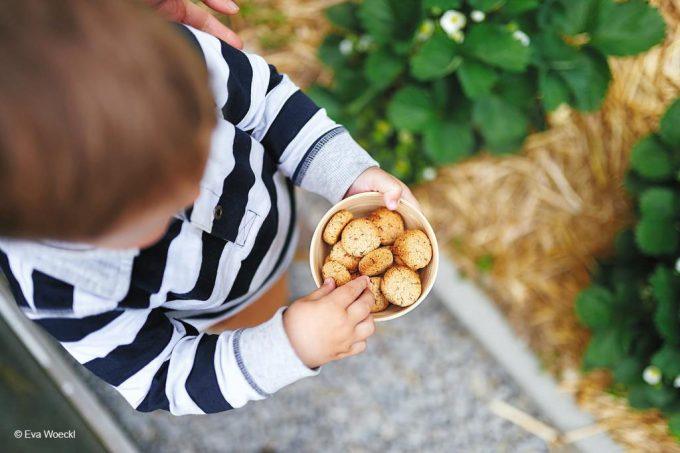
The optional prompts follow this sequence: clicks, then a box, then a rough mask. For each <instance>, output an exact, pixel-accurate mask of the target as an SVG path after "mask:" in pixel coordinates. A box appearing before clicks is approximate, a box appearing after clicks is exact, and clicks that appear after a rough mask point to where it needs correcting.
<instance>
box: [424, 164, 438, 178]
mask: <svg viewBox="0 0 680 453" xmlns="http://www.w3.org/2000/svg"><path fill="white" fill-rule="evenodd" d="M422 177H423V179H424V180H425V181H432V180H433V179H434V178H436V177H437V170H435V169H434V167H427V168H424V169H423V173H422Z"/></svg>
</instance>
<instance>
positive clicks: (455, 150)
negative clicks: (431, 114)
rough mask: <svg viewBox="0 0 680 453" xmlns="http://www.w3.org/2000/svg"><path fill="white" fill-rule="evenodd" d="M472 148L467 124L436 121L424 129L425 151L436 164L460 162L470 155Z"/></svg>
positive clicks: (472, 141)
mask: <svg viewBox="0 0 680 453" xmlns="http://www.w3.org/2000/svg"><path fill="white" fill-rule="evenodd" d="M473 146H474V136H473V135H472V129H471V128H470V125H469V124H467V123H463V122H459V121H452V120H436V121H432V122H431V123H430V124H428V125H427V127H426V128H425V151H426V152H427V154H428V155H429V156H430V157H431V158H432V160H433V161H434V162H435V163H436V164H439V165H444V164H448V163H453V162H457V161H460V160H462V159H464V158H466V157H468V156H469V155H470V154H471V153H472V151H473Z"/></svg>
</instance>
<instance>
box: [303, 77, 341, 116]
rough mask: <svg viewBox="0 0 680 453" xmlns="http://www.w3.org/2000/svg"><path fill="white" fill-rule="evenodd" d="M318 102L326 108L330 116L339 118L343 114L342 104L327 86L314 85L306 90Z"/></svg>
mask: <svg viewBox="0 0 680 453" xmlns="http://www.w3.org/2000/svg"><path fill="white" fill-rule="evenodd" d="M305 93H306V94H307V96H309V97H310V98H311V99H312V100H313V101H314V102H315V103H316V104H318V105H319V106H320V107H323V108H325V109H326V113H327V114H328V116H329V117H331V118H334V119H338V118H340V115H341V114H342V104H341V103H340V102H339V101H338V100H337V99H336V98H335V96H333V93H331V92H330V91H328V90H327V89H326V88H323V87H320V86H318V85H314V86H312V87H310V88H309V89H308V90H306V91H305Z"/></svg>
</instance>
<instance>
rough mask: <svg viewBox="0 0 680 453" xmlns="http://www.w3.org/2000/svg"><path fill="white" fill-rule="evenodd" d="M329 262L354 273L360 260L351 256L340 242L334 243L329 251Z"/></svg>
mask: <svg viewBox="0 0 680 453" xmlns="http://www.w3.org/2000/svg"><path fill="white" fill-rule="evenodd" d="M327 259H328V260H329V261H337V262H338V263H340V264H342V265H343V266H345V268H346V269H347V270H348V271H350V272H354V271H356V270H357V266H358V265H359V260H360V258H359V257H358V256H352V255H350V254H349V253H347V251H346V250H345V249H344V248H343V247H342V243H341V242H336V243H335V245H334V246H333V248H332V249H331V253H330V255H328V258H327Z"/></svg>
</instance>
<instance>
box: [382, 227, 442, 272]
mask: <svg viewBox="0 0 680 453" xmlns="http://www.w3.org/2000/svg"><path fill="white" fill-rule="evenodd" d="M392 251H393V252H394V254H395V255H397V256H398V257H399V260H400V261H401V262H403V263H404V264H405V265H406V266H408V267H410V268H411V269H413V270H417V269H422V268H424V267H425V266H427V265H428V264H429V263H430V260H431V259H432V244H430V240H429V239H428V237H427V235H426V234H425V233H423V232H422V231H420V230H406V231H404V234H402V235H401V236H399V237H398V238H397V240H396V241H394V247H393V248H392Z"/></svg>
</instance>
